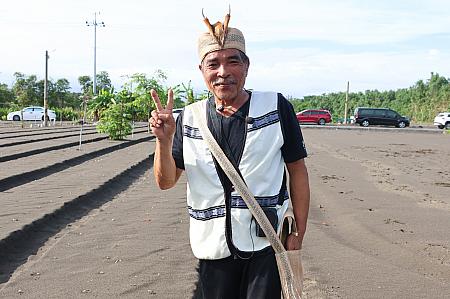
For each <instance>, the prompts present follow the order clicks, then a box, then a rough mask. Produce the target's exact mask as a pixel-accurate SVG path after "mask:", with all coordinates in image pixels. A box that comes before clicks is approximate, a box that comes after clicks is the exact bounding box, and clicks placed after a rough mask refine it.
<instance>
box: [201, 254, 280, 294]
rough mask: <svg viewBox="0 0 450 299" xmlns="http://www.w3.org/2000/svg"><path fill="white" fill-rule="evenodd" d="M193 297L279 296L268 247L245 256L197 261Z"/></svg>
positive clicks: (278, 285)
mask: <svg viewBox="0 0 450 299" xmlns="http://www.w3.org/2000/svg"><path fill="white" fill-rule="evenodd" d="M198 274H199V280H198V283H197V289H196V291H195V293H194V297H193V298H195V299H221V298H224V299H250V298H251V299H254V298H258V299H279V298H280V297H281V285H280V277H279V274H278V268H277V263H276V260H275V255H274V253H273V250H272V248H271V247H269V248H266V249H264V250H262V251H260V252H258V253H255V254H254V255H253V256H252V257H251V258H249V259H241V258H235V257H234V256H230V257H227V258H224V259H220V260H199V269H198Z"/></svg>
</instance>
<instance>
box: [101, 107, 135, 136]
mask: <svg viewBox="0 0 450 299" xmlns="http://www.w3.org/2000/svg"><path fill="white" fill-rule="evenodd" d="M112 101H113V104H111V105H110V106H109V107H108V108H107V109H106V110H104V111H103V114H102V118H101V119H100V120H99V122H98V123H97V131H98V132H99V133H105V134H108V136H109V139H112V140H122V139H124V138H125V137H126V136H128V135H129V134H131V131H132V126H131V114H130V113H127V112H126V109H124V108H125V107H124V105H122V104H117V103H116V102H115V101H114V100H112Z"/></svg>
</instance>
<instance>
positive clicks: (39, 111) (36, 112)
mask: <svg viewBox="0 0 450 299" xmlns="http://www.w3.org/2000/svg"><path fill="white" fill-rule="evenodd" d="M47 115H48V120H50V121H55V120H56V113H55V111H53V110H50V109H47ZM22 116H23V120H42V121H43V120H44V108H43V107H38V106H31V107H26V108H24V109H22V111H13V112H10V113H8V116H7V117H6V119H7V120H15V121H19V120H21V119H22Z"/></svg>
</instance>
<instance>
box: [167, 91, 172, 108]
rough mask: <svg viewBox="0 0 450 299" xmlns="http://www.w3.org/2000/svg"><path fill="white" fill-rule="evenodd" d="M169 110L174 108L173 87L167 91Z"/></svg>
mask: <svg viewBox="0 0 450 299" xmlns="http://www.w3.org/2000/svg"><path fill="white" fill-rule="evenodd" d="M166 109H167V110H170V111H172V109H173V90H172V88H169V90H168V91H167V106H166Z"/></svg>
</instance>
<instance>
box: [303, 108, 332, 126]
mask: <svg viewBox="0 0 450 299" xmlns="http://www.w3.org/2000/svg"><path fill="white" fill-rule="evenodd" d="M296 115H297V120H298V122H299V123H314V124H318V125H324V124H326V123H329V122H331V114H330V112H329V111H328V110H319V109H310V110H303V111H300V112H299V113H297V114H296Z"/></svg>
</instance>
